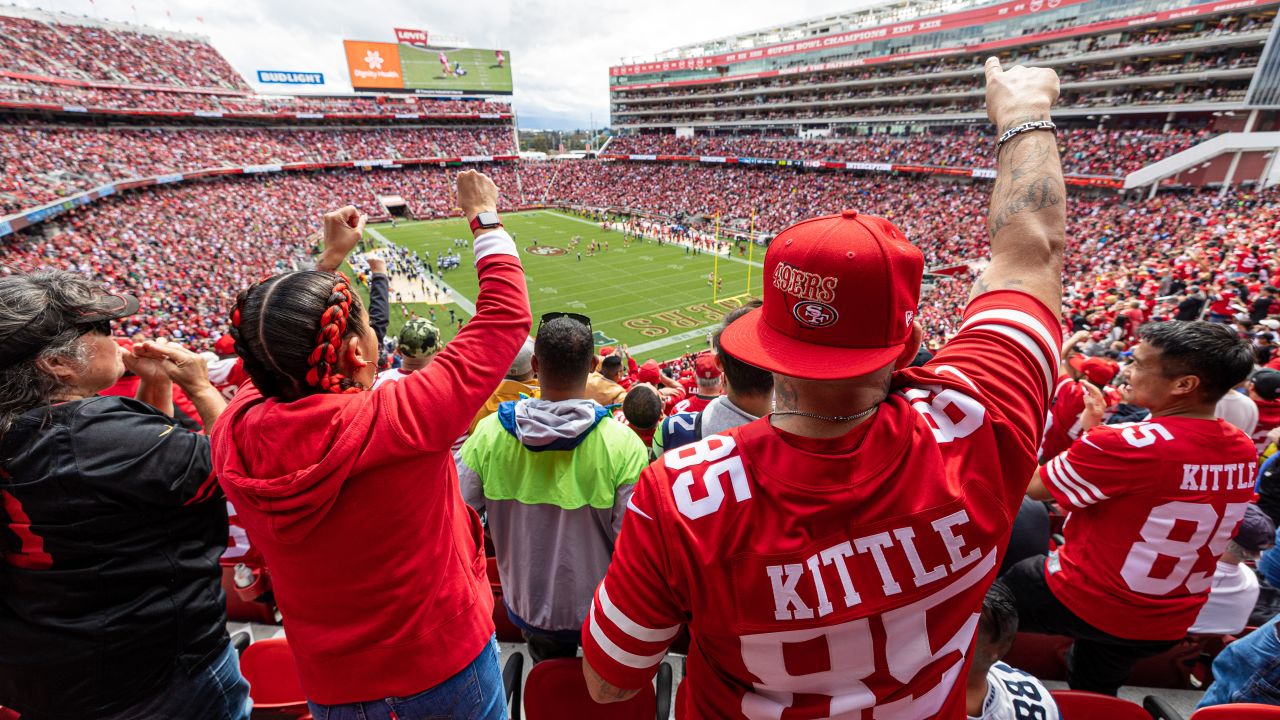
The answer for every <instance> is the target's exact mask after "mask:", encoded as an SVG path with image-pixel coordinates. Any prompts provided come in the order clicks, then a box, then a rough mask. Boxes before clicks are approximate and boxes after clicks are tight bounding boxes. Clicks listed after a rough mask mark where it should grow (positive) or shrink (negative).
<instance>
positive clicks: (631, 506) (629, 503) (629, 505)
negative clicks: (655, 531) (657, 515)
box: [627, 498, 653, 520]
mask: <svg viewBox="0 0 1280 720" xmlns="http://www.w3.org/2000/svg"><path fill="white" fill-rule="evenodd" d="M627 510H630V511H631V512H633V513H635V514H637V515H639V516H640V517H642V518H644V519H645V520H652V519H653V518H651V517H649V516H648V515H647V514H646V513H645V511H643V510H641V509H640V508H638V507H636V503H635V500H633V499H631V498H627Z"/></svg>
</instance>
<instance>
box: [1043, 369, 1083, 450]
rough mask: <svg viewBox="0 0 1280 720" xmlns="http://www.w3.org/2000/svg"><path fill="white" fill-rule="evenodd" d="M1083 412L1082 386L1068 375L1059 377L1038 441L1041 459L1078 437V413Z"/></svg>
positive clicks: (1063, 448)
mask: <svg viewBox="0 0 1280 720" xmlns="http://www.w3.org/2000/svg"><path fill="white" fill-rule="evenodd" d="M1083 412H1084V387H1083V386H1081V385H1080V382H1079V381H1078V380H1072V379H1071V378H1069V377H1063V378H1061V379H1059V381H1058V386H1057V387H1056V388H1055V389H1054V393H1053V404H1052V405H1051V406H1050V407H1049V415H1048V419H1047V420H1046V421H1045V425H1044V440H1042V441H1041V443H1040V457H1041V458H1042V459H1048V458H1051V457H1054V456H1056V455H1057V454H1058V453H1060V452H1062V451H1063V450H1066V449H1067V448H1069V447H1071V443H1073V442H1075V440H1076V438H1078V437H1080V430H1081V427H1082V426H1081V424H1080V415H1081V414H1082V413H1083Z"/></svg>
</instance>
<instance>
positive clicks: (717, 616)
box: [582, 58, 1065, 719]
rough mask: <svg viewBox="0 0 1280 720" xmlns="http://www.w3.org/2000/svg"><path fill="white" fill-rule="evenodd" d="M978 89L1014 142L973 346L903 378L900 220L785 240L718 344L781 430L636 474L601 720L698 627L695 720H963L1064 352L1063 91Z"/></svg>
mask: <svg viewBox="0 0 1280 720" xmlns="http://www.w3.org/2000/svg"><path fill="white" fill-rule="evenodd" d="M986 72H987V107H988V114H989V115H990V117H991V119H992V120H993V121H994V122H995V123H996V125H997V127H998V129H999V130H1000V131H1001V132H1002V133H1004V135H1005V137H1007V138H1009V139H1008V141H1007V142H1005V143H1004V144H1003V147H1002V148H1000V149H997V148H995V147H993V148H992V150H993V153H994V154H995V155H996V157H997V159H998V160H997V161H998V170H997V173H998V174H997V179H996V182H995V185H994V186H993V188H992V199H991V209H990V217H989V219H988V229H989V231H990V235H991V253H992V257H991V264H990V266H989V267H988V268H987V270H986V272H985V273H984V274H983V276H982V278H981V279H980V280H979V281H978V283H977V284H976V285H975V287H974V292H973V300H972V301H971V302H970V304H969V306H968V308H967V310H966V312H965V319H964V323H963V326H962V328H961V330H960V332H959V333H958V334H957V335H956V337H955V339H954V340H952V341H951V342H950V343H948V344H947V346H946V347H945V348H943V349H942V350H941V351H940V352H939V353H938V354H937V356H936V357H935V358H934V359H933V360H932V361H931V362H929V363H928V364H926V365H925V366H924V367H920V368H910V369H906V368H907V366H908V365H909V364H910V363H911V361H912V360H913V359H914V358H915V356H916V350H917V348H918V347H919V345H920V338H921V336H922V329H921V327H920V325H919V324H918V323H916V322H914V319H915V312H916V307H917V302H918V299H919V291H920V280H921V274H922V270H923V264H924V263H923V257H922V255H921V253H920V251H919V250H917V249H916V248H915V247H913V246H912V245H910V244H908V242H907V239H906V237H905V236H904V235H903V234H902V232H901V231H900V230H898V229H897V228H896V227H894V226H893V225H891V224H890V223H889V222H888V221H886V220H883V219H881V218H876V217H870V216H865V215H860V214H859V213H857V212H856V211H853V210H846V211H844V212H843V213H841V214H840V215H833V216H828V217H822V218H816V219H813V220H808V221H805V222H801V223H799V224H797V225H794V226H792V227H790V228H788V229H787V230H784V231H783V232H782V233H780V234H779V235H778V236H777V237H776V238H775V239H774V240H773V242H772V244H771V245H770V247H769V250H768V252H767V254H766V256H765V264H764V277H765V278H766V282H765V288H764V297H763V305H762V307H761V308H760V309H757V310H753V311H752V312H750V313H748V314H747V315H745V316H743V317H742V318H740V319H739V320H738V321H737V322H735V323H733V324H732V325H730V326H729V327H728V328H726V329H725V331H724V333H723V334H722V336H721V339H720V341H721V344H722V345H723V347H724V348H725V350H726V351H727V352H729V353H731V354H732V355H733V356H734V357H735V358H738V359H740V360H742V361H743V362H745V363H748V364H751V365H753V366H756V367H759V368H763V369H766V370H771V371H772V372H773V373H774V381H775V382H774V385H775V405H776V407H775V411H774V413H773V414H771V415H769V416H767V417H764V418H761V419H760V420H757V421H755V422H752V423H748V424H746V425H741V426H738V427H734V428H731V429H729V430H727V431H726V432H724V433H722V434H718V435H711V436H709V437H705V438H703V439H701V440H700V441H698V442H695V443H692V444H689V445H685V446H682V447H680V448H678V449H674V450H672V451H671V452H668V453H667V454H665V455H664V456H663V457H662V458H661V459H660V460H658V461H657V462H656V463H654V464H653V465H651V466H649V467H648V468H647V469H646V470H645V471H644V472H643V473H642V474H641V476H640V482H639V483H638V485H637V487H636V491H635V494H634V495H633V496H632V499H631V501H630V503H629V505H628V512H627V516H626V519H625V521H624V525H623V529H622V533H621V536H620V538H619V541H618V545H617V548H616V550H615V552H614V557H613V562H612V565H611V566H610V569H609V572H608V574H607V575H606V577H605V579H604V581H603V582H602V583H601V584H600V586H599V587H598V588H597V590H596V596H595V598H594V601H593V603H592V607H591V611H590V613H589V617H588V619H587V622H586V623H584V626H583V632H582V637H583V647H584V651H585V660H586V662H585V664H584V673H585V675H586V679H587V685H588V687H589V689H590V691H591V693H592V696H593V697H594V698H595V699H596V700H597V701H600V702H610V701H617V700H623V699H626V698H628V697H631V696H632V695H634V694H635V693H636V692H638V690H637V689H638V688H641V687H644V686H646V685H647V684H648V683H649V682H650V680H651V678H652V677H653V675H654V672H655V671H656V669H657V666H658V664H659V662H660V661H661V660H662V657H663V654H664V653H665V651H666V648H667V646H668V644H669V643H670V642H671V641H672V639H673V638H674V637H675V636H676V634H677V633H678V632H679V630H680V625H688V626H689V630H690V633H691V635H692V637H693V643H692V645H691V650H690V654H689V661H688V666H687V674H688V680H687V682H688V687H689V692H688V693H686V694H685V696H684V700H683V702H682V705H681V707H680V708H679V710H678V713H679V716H680V717H682V718H688V717H696V718H781V717H783V716H784V715H785V716H787V717H806V718H829V717H862V716H870V714H871V713H870V712H868V711H870V710H871V709H873V708H874V711H875V714H876V716H878V717H895V718H935V717H941V718H956V719H959V718H963V717H964V716H965V675H966V669H967V667H968V665H969V662H970V659H969V654H970V649H971V647H972V645H973V639H974V632H975V629H976V628H977V625H978V618H979V614H980V609H981V606H982V599H983V597H984V595H985V593H986V590H987V588H988V586H989V585H990V583H991V581H992V580H993V579H994V577H995V574H996V568H997V567H998V566H999V564H1000V556H1001V555H1002V554H1003V549H1004V545H1005V544H1006V543H1007V542H1008V538H1009V532H1010V527H1011V524H1012V518H1013V516H1014V515H1015V513H1016V511H1017V509H1018V507H1019V506H1020V504H1021V501H1022V497H1023V492H1024V490H1025V488H1026V484H1027V478H1028V477H1029V476H1030V475H1031V473H1032V471H1033V470H1034V469H1035V455H1036V449H1037V447H1038V445H1039V441H1040V438H1039V435H1040V428H1041V425H1042V424H1043V419H1044V416H1045V411H1046V409H1047V405H1048V401H1049V393H1050V392H1051V390H1052V386H1053V380H1054V376H1055V373H1056V366H1057V358H1058V351H1059V346H1060V344H1061V342H1062V336H1061V332H1060V330H1059V326H1058V317H1057V313H1056V309H1057V308H1059V307H1060V306H1061V305H1060V300H1061V281H1060V268H1061V262H1062V249H1063V227H1064V224H1065V211H1064V208H1065V192H1064V187H1063V182H1062V169H1061V165H1060V164H1059V161H1058V149H1057V144H1056V142H1055V140H1054V137H1053V135H1052V134H1051V133H1049V132H1046V131H1045V129H1047V128H1048V127H1050V125H1049V123H1048V122H1046V121H1048V118H1049V109H1050V107H1051V105H1052V104H1053V101H1054V100H1055V99H1056V98H1057V93H1058V80H1057V76H1056V75H1055V74H1054V73H1053V72H1052V71H1050V70H1044V69H1030V68H1022V67H1017V68H1014V69H1012V70H1010V71H1008V72H1002V71H1001V69H1000V65H999V62H998V60H996V59H995V58H992V59H990V60H988V61H987V68H986ZM1015 131H1016V132H1015Z"/></svg>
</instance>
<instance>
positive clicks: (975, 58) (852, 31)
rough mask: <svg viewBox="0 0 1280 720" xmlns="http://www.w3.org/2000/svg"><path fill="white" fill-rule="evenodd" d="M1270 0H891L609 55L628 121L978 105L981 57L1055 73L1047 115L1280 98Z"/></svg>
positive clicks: (756, 118)
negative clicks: (652, 51)
mask: <svg viewBox="0 0 1280 720" xmlns="http://www.w3.org/2000/svg"><path fill="white" fill-rule="evenodd" d="M1277 6H1280V2H1276V1H1274V0H1235V1H1230V2H1216V3H1199V2H1194V1H1193V0H1175V1H1169V0H1105V1H1096V0H1095V1H1089V2H1085V1H1084V0H1010V1H1006V2H999V3H994V4H993V3H979V2H966V1H964V0H961V1H959V2H932V3H891V4H886V5H880V6H876V7H873V8H869V9H864V10H860V11H857V12H850V13H844V14H839V15H831V16H823V17H818V18H810V19H808V20H803V21H799V22H796V23H791V24H788V25H784V26H778V27H773V28H766V29H762V30H757V31H752V32H748V33H743V34H739V35H733V36H728V37H721V38H716V39H714V40H709V41H707V42H704V43H699V44H697V45H691V46H685V47H680V48H675V49H672V50H668V51H666V52H663V53H660V54H658V55H655V56H651V57H647V58H634V59H631V60H630V61H627V62H624V63H622V64H620V65H617V66H614V67H612V68H610V70H609V74H610V78H609V83H610V100H611V104H612V115H613V124H614V125H615V126H616V127H619V128H624V129H649V128H653V129H670V128H679V127H692V128H698V127H701V128H715V127H738V128H755V129H768V128H776V129H783V128H787V129H790V130H791V131H792V132H794V130H795V129H796V127H801V128H803V127H821V126H830V125H833V124H840V123H846V124H847V123H861V122H901V121H906V120H910V121H913V122H919V121H930V120H939V121H941V120H964V119H972V120H976V119H979V118H981V117H983V113H982V111H981V108H980V107H979V106H980V101H981V96H982V87H981V81H980V80H981V62H982V59H983V58H984V57H985V56H988V55H999V56H1001V57H1002V58H1004V59H1006V60H1009V61H1024V60H1030V59H1034V61H1035V62H1036V64H1039V65H1045V66H1050V67H1053V68H1054V69H1056V70H1057V71H1058V73H1059V75H1060V76H1062V78H1063V101H1062V102H1061V103H1060V105H1059V107H1060V110H1059V111H1058V112H1056V113H1055V115H1065V116H1072V115H1081V116H1085V115H1089V114H1094V113H1096V112H1097V111H1098V108H1105V112H1107V113H1116V112H1119V113H1134V112H1136V113H1167V112H1196V111H1208V112H1223V111H1237V110H1244V109H1246V108H1260V107H1280V59H1276V58H1275V55H1276V53H1277V51H1276V50H1275V49H1274V46H1275V45H1276V43H1274V42H1270V38H1271V36H1272V34H1273V30H1274V26H1275V23H1274V19H1275V15H1276V10H1277Z"/></svg>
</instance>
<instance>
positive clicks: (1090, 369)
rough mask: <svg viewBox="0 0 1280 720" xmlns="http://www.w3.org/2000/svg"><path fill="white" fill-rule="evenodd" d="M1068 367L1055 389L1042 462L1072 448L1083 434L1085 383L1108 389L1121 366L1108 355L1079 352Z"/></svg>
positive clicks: (1068, 363) (1070, 360) (1042, 445)
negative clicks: (1089, 354) (1091, 354)
mask: <svg viewBox="0 0 1280 720" xmlns="http://www.w3.org/2000/svg"><path fill="white" fill-rule="evenodd" d="M1066 370H1067V371H1068V375H1067V377H1063V378H1060V379H1059V380H1058V384H1057V386H1056V387H1055V388H1054V395H1053V404H1052V406H1051V407H1050V408H1049V418H1048V422H1047V423H1046V424H1045V428H1044V440H1043V441H1042V443H1041V445H1040V459H1041V460H1042V461H1043V460H1048V459H1049V458H1051V457H1054V456H1055V455H1057V454H1058V453H1060V452H1062V451H1063V450H1066V449H1067V448H1069V447H1071V443H1073V442H1075V440H1076V438H1078V437H1080V430H1081V415H1082V414H1083V413H1084V398H1085V394H1086V393H1085V388H1084V383H1086V382H1088V383H1092V384H1093V385H1094V386H1095V387H1098V388H1105V387H1107V385H1108V384H1109V383H1110V382H1111V381H1112V380H1113V379H1115V376H1116V373H1117V372H1119V371H1120V366H1119V365H1118V364H1116V361H1115V360H1111V359H1109V358H1103V357H1088V356H1086V355H1079V354H1077V355H1072V356H1071V358H1070V359H1068V360H1067V363H1066Z"/></svg>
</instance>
